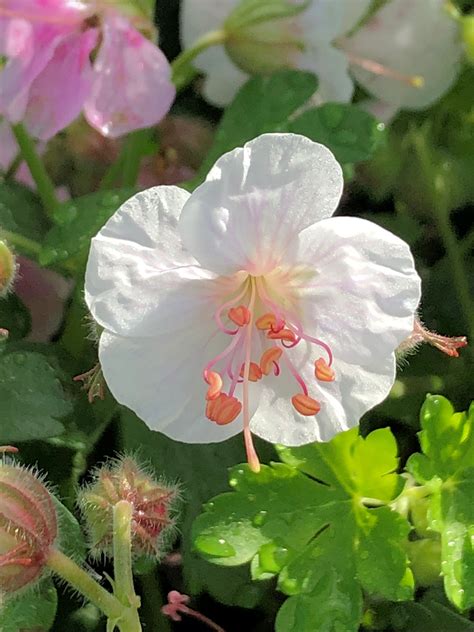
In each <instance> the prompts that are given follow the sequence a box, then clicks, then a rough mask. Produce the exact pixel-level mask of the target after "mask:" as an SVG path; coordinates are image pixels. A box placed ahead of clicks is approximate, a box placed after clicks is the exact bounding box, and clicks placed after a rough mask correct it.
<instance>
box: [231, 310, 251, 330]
mask: <svg viewBox="0 0 474 632" xmlns="http://www.w3.org/2000/svg"><path fill="white" fill-rule="evenodd" d="M227 316H228V317H229V318H230V320H231V321H232V322H233V323H235V324H236V325H237V326H238V327H244V326H245V325H248V324H249V322H250V317H251V314H250V310H248V309H247V308H246V307H245V305H239V306H238V307H231V308H230V309H229V311H228V312H227Z"/></svg>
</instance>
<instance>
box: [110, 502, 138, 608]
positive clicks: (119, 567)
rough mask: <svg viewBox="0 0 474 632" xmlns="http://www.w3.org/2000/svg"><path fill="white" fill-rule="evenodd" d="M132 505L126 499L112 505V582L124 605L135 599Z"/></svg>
mask: <svg viewBox="0 0 474 632" xmlns="http://www.w3.org/2000/svg"><path fill="white" fill-rule="evenodd" d="M132 515H133V507H132V505H131V504H130V503H129V502H127V501H126V500H120V501H119V502H118V503H117V504H116V505H115V506H114V582H115V596H116V597H117V599H119V600H120V601H121V602H122V603H123V604H125V605H131V604H132V603H133V601H134V599H136V597H135V589H134V587H133V575H132Z"/></svg>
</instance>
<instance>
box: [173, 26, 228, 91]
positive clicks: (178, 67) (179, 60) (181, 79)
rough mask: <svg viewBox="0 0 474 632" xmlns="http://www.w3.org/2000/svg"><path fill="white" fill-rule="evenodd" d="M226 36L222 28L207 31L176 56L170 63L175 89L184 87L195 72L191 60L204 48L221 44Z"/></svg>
mask: <svg viewBox="0 0 474 632" xmlns="http://www.w3.org/2000/svg"><path fill="white" fill-rule="evenodd" d="M226 38H227V33H226V32H225V31H224V30H223V29H219V30H217V31H209V33H206V34H205V35H203V36H202V37H200V38H199V39H198V40H197V41H196V42H195V43H194V45H193V46H191V48H187V49H186V50H184V51H183V52H182V53H181V54H180V55H178V57H176V59H175V60H174V61H173V63H172V64H171V69H172V71H173V75H172V78H173V83H174V84H175V86H176V89H177V90H181V89H182V88H185V87H186V86H187V85H188V84H189V82H190V81H191V80H192V78H193V77H194V76H195V74H196V73H195V71H194V70H193V69H192V66H191V62H192V60H193V59H195V57H197V56H198V55H199V53H202V51H203V50H206V48H209V47H210V46H217V45H219V44H223V43H224V42H225V40H226Z"/></svg>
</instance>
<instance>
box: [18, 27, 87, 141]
mask: <svg viewBox="0 0 474 632" xmlns="http://www.w3.org/2000/svg"><path fill="white" fill-rule="evenodd" d="M97 38H98V31H97V29H89V30H87V31H85V32H83V33H74V34H72V35H70V36H69V37H67V38H66V39H64V40H63V41H62V42H61V43H60V44H59V46H58V47H57V48H56V50H55V51H54V54H53V56H52V58H51V59H50V61H49V63H48V65H47V66H46V68H45V69H44V70H43V72H42V73H40V74H39V75H38V77H36V79H35V80H34V81H33V83H32V85H31V88H30V94H29V100H28V108H27V111H26V117H25V123H26V125H27V126H28V129H29V130H30V132H31V133H32V134H33V135H34V136H36V137H37V138H40V139H41V140H48V139H50V138H52V137H53V136H54V135H55V134H56V133H57V132H59V131H60V130H62V129H64V128H65V127H67V126H68V125H69V124H70V123H71V122H72V121H73V120H74V119H75V118H76V117H77V116H79V114H80V112H81V110H82V106H83V104H84V101H85V99H86V97H87V96H88V94H89V91H90V88H91V85H92V67H91V64H90V60H89V55H90V53H91V51H92V49H93V48H94V47H95V45H96V43H97Z"/></svg>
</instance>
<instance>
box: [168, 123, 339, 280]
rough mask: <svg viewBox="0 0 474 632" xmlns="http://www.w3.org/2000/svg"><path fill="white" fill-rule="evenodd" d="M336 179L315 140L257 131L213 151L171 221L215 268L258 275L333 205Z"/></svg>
mask: <svg viewBox="0 0 474 632" xmlns="http://www.w3.org/2000/svg"><path fill="white" fill-rule="evenodd" d="M342 186H343V180H342V171H341V168H340V166H339V164H338V163H337V161H336V159H335V158H334V156H333V155H332V153H331V152H330V151H329V150H328V149H327V148H326V147H324V146H323V145H320V144H318V143H314V142H313V141H311V140H309V139H308V138H306V137H304V136H300V135H297V134H263V135H262V136H259V137H258V138H256V139H255V140H252V141H250V142H249V143H246V145H244V147H243V148H238V149H234V150H233V151H230V152H228V153H227V154H224V155H223V156H221V158H219V160H218V161H217V162H216V164H215V165H214V167H213V168H212V169H211V171H210V172H209V175H208V176H207V179H206V181H205V182H204V183H203V184H202V185H201V186H200V187H198V188H197V189H196V190H195V191H194V193H193V194H192V196H191V197H190V199H189V200H188V202H187V203H186V204H185V206H184V208H183V211H182V213H181V217H180V220H179V230H180V233H181V235H182V239H183V243H184V245H185V246H186V248H187V249H188V250H189V252H191V253H192V254H193V255H194V256H195V257H196V259H197V260H198V261H199V262H200V263H201V265H203V266H204V267H205V268H207V269H209V270H212V271H214V272H217V273H219V274H233V273H234V272H237V271H238V270H246V271H248V272H250V273H251V274H255V275H259V274H263V273H265V272H268V271H270V270H271V269H273V268H274V267H275V266H276V265H278V264H279V262H280V260H281V259H282V258H283V257H284V256H286V254H287V250H288V248H289V247H291V244H292V242H293V240H294V238H295V236H296V235H298V233H299V232H300V231H302V230H303V229H304V228H307V227H308V226H310V225H311V224H313V223H314V222H316V221H318V220H320V219H323V218H325V217H329V216H330V215H331V214H332V213H333V212H334V210H335V208H336V206H337V203H338V202H339V199H340V196H341V192H342Z"/></svg>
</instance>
